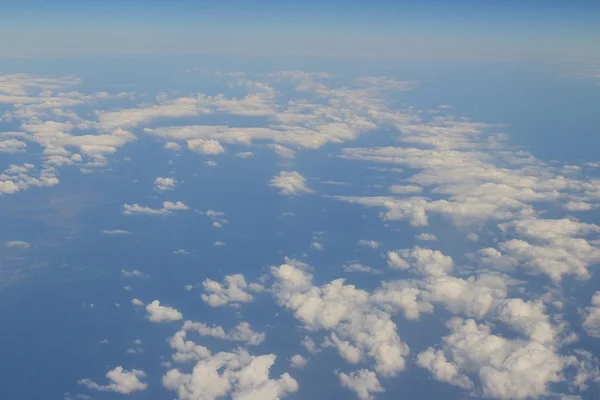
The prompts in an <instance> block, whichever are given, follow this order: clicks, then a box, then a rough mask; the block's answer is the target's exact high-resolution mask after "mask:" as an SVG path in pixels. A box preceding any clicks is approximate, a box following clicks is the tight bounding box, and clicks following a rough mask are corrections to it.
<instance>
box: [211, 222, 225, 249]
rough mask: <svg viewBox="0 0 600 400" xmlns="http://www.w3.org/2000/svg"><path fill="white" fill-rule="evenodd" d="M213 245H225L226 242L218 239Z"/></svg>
mask: <svg viewBox="0 0 600 400" xmlns="http://www.w3.org/2000/svg"><path fill="white" fill-rule="evenodd" d="M213 226H214V225H213ZM213 245H214V246H225V242H221V241H219V240H217V241H216V242H214V243H213Z"/></svg>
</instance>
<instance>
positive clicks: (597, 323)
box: [583, 292, 600, 338]
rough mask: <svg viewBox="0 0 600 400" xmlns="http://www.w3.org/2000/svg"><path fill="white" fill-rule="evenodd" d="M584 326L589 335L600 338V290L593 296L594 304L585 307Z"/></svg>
mask: <svg viewBox="0 0 600 400" xmlns="http://www.w3.org/2000/svg"><path fill="white" fill-rule="evenodd" d="M583 328H584V329H585V331H586V332H587V334H588V335H590V336H593V337H597V338H600V292H596V293H595V294H594V296H593V297H592V304H591V306H589V307H586V309H585V320H584V321H583Z"/></svg>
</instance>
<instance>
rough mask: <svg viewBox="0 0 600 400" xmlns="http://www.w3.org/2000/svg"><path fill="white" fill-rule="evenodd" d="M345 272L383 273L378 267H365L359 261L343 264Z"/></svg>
mask: <svg viewBox="0 0 600 400" xmlns="http://www.w3.org/2000/svg"><path fill="white" fill-rule="evenodd" d="M343 269H344V271H345V272H366V273H368V274H375V275H380V274H383V271H382V270H380V269H376V268H372V267H367V266H365V265H362V264H360V263H352V264H347V265H344V266H343Z"/></svg>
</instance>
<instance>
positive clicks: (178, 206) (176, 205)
mask: <svg viewBox="0 0 600 400" xmlns="http://www.w3.org/2000/svg"><path fill="white" fill-rule="evenodd" d="M184 210H189V207H188V206H187V205H185V204H184V203H182V202H181V201H177V202H171V201H165V202H163V206H162V208H150V207H142V206H140V205H139V204H124V205H123V214H125V215H133V214H145V215H167V214H169V213H170V212H171V211H184Z"/></svg>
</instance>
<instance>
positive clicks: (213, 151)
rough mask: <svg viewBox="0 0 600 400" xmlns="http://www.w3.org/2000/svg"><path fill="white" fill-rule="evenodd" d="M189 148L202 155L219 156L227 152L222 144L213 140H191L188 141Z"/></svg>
mask: <svg viewBox="0 0 600 400" xmlns="http://www.w3.org/2000/svg"><path fill="white" fill-rule="evenodd" d="M187 146H188V149H190V150H193V151H195V152H196V153H200V154H210V155H217V154H221V153H224V152H225V149H224V148H223V146H221V143H219V142H218V141H216V140H212V139H191V140H188V141H187Z"/></svg>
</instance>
